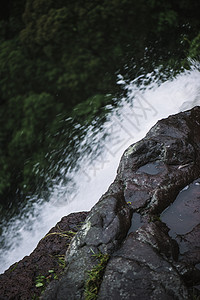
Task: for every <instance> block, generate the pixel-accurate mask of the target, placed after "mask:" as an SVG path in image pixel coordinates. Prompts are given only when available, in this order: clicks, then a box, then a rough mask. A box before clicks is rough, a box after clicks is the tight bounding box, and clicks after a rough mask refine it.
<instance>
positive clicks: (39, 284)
mask: <svg viewBox="0 0 200 300" xmlns="http://www.w3.org/2000/svg"><path fill="white" fill-rule="evenodd" d="M43 285H44V284H43V283H42V282H38V283H36V285H35V286H36V287H37V288H39V287H42V286H43Z"/></svg>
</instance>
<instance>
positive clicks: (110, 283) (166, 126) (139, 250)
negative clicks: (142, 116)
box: [8, 107, 200, 300]
mask: <svg viewBox="0 0 200 300" xmlns="http://www.w3.org/2000/svg"><path fill="white" fill-rule="evenodd" d="M199 178H200V107H195V108H193V109H192V110H190V111H186V112H183V113H179V114H177V115H174V116H170V117H169V118H167V119H163V120H161V121H159V122H157V124H156V125H155V126H154V127H152V129H151V130H150V131H149V132H148V134H147V135H146V137H145V138H144V139H142V140H141V141H139V142H137V143H135V144H133V145H131V146H130V147H129V148H128V149H127V150H126V151H125V152H124V154H123V156H122V159H121V161H120V164H119V168H118V172H117V176H116V178H115V180H114V182H113V183H112V184H111V186H110V187H109V189H108V191H107V192H106V193H105V194H104V195H103V196H102V197H101V199H100V200H99V202H98V203H97V204H96V205H95V206H94V207H93V208H92V210H91V211H90V213H89V215H88V216H87V218H86V220H85V222H84V223H83V225H82V227H81V228H80V230H79V231H78V233H77V234H76V235H75V237H74V238H73V239H72V241H71V243H70V246H69V247H68V250H67V252H66V257H65V258H66V268H65V271H64V273H63V276H62V278H60V280H54V282H53V283H51V284H50V285H49V286H48V287H47V289H46V291H45V293H44V294H43V296H42V299H46V300H47V299H48V300H49V299H52V300H53V299H59V300H62V299H74V300H75V299H85V298H86V295H85V287H86V281H87V278H88V271H90V270H91V269H92V268H93V267H94V266H95V265H96V264H97V261H96V260H95V259H94V254H97V253H100V252H101V253H102V254H106V253H107V254H109V255H110V259H109V261H108V263H107V266H106V268H105V273H104V275H103V277H102V278H101V280H102V282H101V285H100V289H99V290H98V291H97V294H98V296H97V299H110V300H111V299H115V300H117V299H126V300H127V299H137V300H138V299H142V300H145V299H198V297H200V254H199V253H200V244H199V241H200V238H199V237H200V219H198V216H199V215H198V213H199V209H200V198H199V197H200V192H199V189H198V188H199V186H198V184H197V185H195V184H196V183H198V182H199ZM188 185H194V187H195V190H193V192H192V193H191V194H187V196H186V200H185V203H186V204H187V205H185V206H182V207H181V206H179V208H180V209H181V214H183V213H184V214H186V215H187V218H186V219H185V221H184V222H186V223H187V224H184V226H185V225H186V227H187V226H190V225H191V218H192V219H195V223H192V226H190V227H188V228H189V229H188V230H186V231H183V232H181V231H179V232H176V229H177V228H175V230H174V229H173V228H172V227H170V226H171V225H170V224H169V223H168V222H167V221H168V218H167V220H166V219H165V220H164V218H163V214H164V211H167V210H166V208H167V207H168V206H170V205H171V204H172V203H173V202H174V203H175V200H176V197H177V196H178V195H179V193H180V191H182V190H183V189H184V188H186V187H187V186H188ZM182 195H183V194H182ZM183 202H184V201H183ZM179 213H180V212H179ZM175 214H177V212H176V213H175ZM188 214H189V217H188ZM192 222H193V221H192ZM165 223H167V225H166V224H165ZM189 224H190V225H189ZM167 226H168V227H167ZM175 227H176V226H175ZM51 247H53V245H52V246H51ZM99 280H100V279H99ZM8 299H9V298H8ZM16 299H17V298H16ZM86 299H87V298H86Z"/></svg>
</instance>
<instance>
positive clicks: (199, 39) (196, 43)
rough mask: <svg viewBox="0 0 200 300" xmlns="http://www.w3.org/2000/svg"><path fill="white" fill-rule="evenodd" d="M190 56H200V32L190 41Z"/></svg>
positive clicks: (194, 57)
mask: <svg viewBox="0 0 200 300" xmlns="http://www.w3.org/2000/svg"><path fill="white" fill-rule="evenodd" d="M189 57H191V58H193V59H197V60H199V58H200V32H199V33H198V35H197V36H196V37H195V38H194V39H193V40H192V42H191V43H190V49H189Z"/></svg>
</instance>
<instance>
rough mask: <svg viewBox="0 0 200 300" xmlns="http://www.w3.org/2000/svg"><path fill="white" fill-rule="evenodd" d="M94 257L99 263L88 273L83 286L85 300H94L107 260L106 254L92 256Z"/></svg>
mask: <svg viewBox="0 0 200 300" xmlns="http://www.w3.org/2000/svg"><path fill="white" fill-rule="evenodd" d="M93 256H94V257H96V258H97V260H98V261H99V262H98V264H97V265H95V266H94V267H93V268H92V270H90V271H89V272H88V280H87V281H86V285H85V299H86V300H96V299H97V296H98V292H99V288H100V285H101V282H102V279H103V275H104V271H105V268H106V265H107V263H108V260H109V255H108V254H102V253H101V252H99V253H98V254H94V255H93Z"/></svg>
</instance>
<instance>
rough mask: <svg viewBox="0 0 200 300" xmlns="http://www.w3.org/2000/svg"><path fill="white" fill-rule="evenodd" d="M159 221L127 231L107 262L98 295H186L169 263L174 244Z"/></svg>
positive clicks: (173, 297) (181, 282)
mask: <svg viewBox="0 0 200 300" xmlns="http://www.w3.org/2000/svg"><path fill="white" fill-rule="evenodd" d="M159 225H160V224H159ZM159 225H155V224H153V223H151V224H148V225H146V226H143V227H142V228H140V229H139V230H138V231H137V232H135V233H130V234H129V236H128V237H127V239H126V240H125V242H124V243H123V245H122V247H121V248H120V250H118V251H116V252H115V254H114V255H113V257H112V258H111V259H110V261H109V263H108V265H107V268H106V272H105V275H104V278H103V281H102V284H101V288H100V291H99V296H98V299H116V300H117V299H127V300H131V299H142V300H143V299H144V300H147V299H188V292H187V289H186V287H185V285H184V283H183V281H182V280H181V278H180V276H179V275H178V272H177V270H176V268H174V267H173V265H172V264H171V260H173V258H174V257H176V256H177V247H176V245H173V243H172V241H171V240H170V238H169V237H168V235H167V234H166V230H162V226H159Z"/></svg>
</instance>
